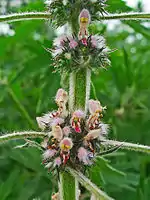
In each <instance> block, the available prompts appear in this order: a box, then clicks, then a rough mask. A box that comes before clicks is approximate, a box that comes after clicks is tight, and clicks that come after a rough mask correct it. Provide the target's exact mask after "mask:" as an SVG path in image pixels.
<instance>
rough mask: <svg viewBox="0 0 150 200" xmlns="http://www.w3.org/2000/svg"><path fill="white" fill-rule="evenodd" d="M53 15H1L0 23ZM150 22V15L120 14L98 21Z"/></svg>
mask: <svg viewBox="0 0 150 200" xmlns="http://www.w3.org/2000/svg"><path fill="white" fill-rule="evenodd" d="M50 18H51V14H50V13H48V12H25V13H14V14H8V15H1V16H0V22H15V21H21V20H23V21H24V20H37V19H40V20H41V19H50ZM114 19H120V20H150V13H145V12H142V13H138V12H137V13H120V14H108V15H105V16H99V17H98V20H114Z"/></svg>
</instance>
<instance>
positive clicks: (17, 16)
mask: <svg viewBox="0 0 150 200" xmlns="http://www.w3.org/2000/svg"><path fill="white" fill-rule="evenodd" d="M50 17H51V15H50V13H47V12H25V13H14V14H8V15H1V16H0V22H15V21H22V20H23V21H24V20H36V19H50Z"/></svg>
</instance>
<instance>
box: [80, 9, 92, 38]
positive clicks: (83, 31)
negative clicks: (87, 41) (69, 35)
mask: <svg viewBox="0 0 150 200" xmlns="http://www.w3.org/2000/svg"><path fill="white" fill-rule="evenodd" d="M90 21H91V16H90V13H89V11H88V10H87V9H83V10H82V11H81V13H80V15H79V25H80V30H79V38H80V39H82V38H85V37H87V36H88V30H87V29H88V25H89V23H90Z"/></svg>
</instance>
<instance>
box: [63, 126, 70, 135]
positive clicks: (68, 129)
mask: <svg viewBox="0 0 150 200" xmlns="http://www.w3.org/2000/svg"><path fill="white" fill-rule="evenodd" d="M63 133H64V135H65V136H68V135H69V133H71V130H70V127H69V126H65V127H64V128H63Z"/></svg>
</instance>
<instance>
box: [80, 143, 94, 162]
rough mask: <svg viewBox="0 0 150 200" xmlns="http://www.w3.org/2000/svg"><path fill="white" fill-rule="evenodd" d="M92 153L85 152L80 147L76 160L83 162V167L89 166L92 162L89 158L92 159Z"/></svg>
mask: <svg viewBox="0 0 150 200" xmlns="http://www.w3.org/2000/svg"><path fill="white" fill-rule="evenodd" d="M92 156H93V155H92V153H91V152H89V151H87V150H86V149H85V148H84V147H80V148H79V149H78V158H79V161H80V162H83V163H84V164H85V165H91V164H92V162H91V160H90V158H91V157H92Z"/></svg>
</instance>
